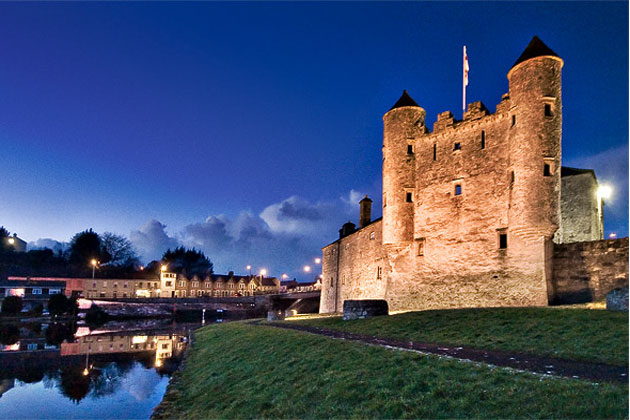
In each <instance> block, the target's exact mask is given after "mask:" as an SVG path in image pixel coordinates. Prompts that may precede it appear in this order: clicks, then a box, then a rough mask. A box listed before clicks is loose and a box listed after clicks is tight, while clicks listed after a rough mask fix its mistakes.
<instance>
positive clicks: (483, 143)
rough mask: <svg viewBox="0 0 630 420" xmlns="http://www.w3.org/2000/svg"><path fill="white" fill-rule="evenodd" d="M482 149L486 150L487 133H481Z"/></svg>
mask: <svg viewBox="0 0 630 420" xmlns="http://www.w3.org/2000/svg"><path fill="white" fill-rule="evenodd" d="M481 148H482V149H485V148H486V132H485V131H482V132H481Z"/></svg>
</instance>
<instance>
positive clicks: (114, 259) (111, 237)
mask: <svg viewBox="0 0 630 420" xmlns="http://www.w3.org/2000/svg"><path fill="white" fill-rule="evenodd" d="M101 247H102V249H103V251H105V252H106V253H107V254H108V256H109V257H110V258H109V264H110V265H113V266H117V267H131V266H134V265H137V264H138V262H139V260H138V254H137V253H136V250H135V248H134V247H133V245H132V243H131V242H130V241H129V239H127V238H125V237H124V236H122V235H116V234H114V233H111V232H105V233H103V234H102V235H101Z"/></svg>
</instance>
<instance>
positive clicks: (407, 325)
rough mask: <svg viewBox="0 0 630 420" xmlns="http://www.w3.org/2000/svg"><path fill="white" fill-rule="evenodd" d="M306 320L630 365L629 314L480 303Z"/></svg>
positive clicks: (386, 333)
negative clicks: (344, 318)
mask: <svg viewBox="0 0 630 420" xmlns="http://www.w3.org/2000/svg"><path fill="white" fill-rule="evenodd" d="M294 322H298V323H301V324H306V325H312V326H316V327H321V328H329V329H335V330H341V331H350V332H354V333H358V334H366V335H372V336H378V337H384V338H391V339H400V340H403V341H414V342H433V343H442V344H448V345H462V346H471V347H477V348H482V349H497V350H508V351H517V352H527V353H533V354H538V355H546V356H554V357H561V358H565V359H572V360H580V361H591V362H602V363H608V364H614V365H627V364H628V314H627V313H625V314H624V313H619V312H609V311H601V310H589V309H573V308H480V309H453V310H440V311H421V312H408V313H403V314H398V315H392V316H388V317H375V318H368V319H361V320H355V321H342V320H341V318H340V317H328V318H321V319H307V320H301V321H294Z"/></svg>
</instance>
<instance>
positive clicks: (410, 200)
mask: <svg viewBox="0 0 630 420" xmlns="http://www.w3.org/2000/svg"><path fill="white" fill-rule="evenodd" d="M406 201H407V203H412V202H413V194H411V193H410V192H408V193H407V195H406Z"/></svg>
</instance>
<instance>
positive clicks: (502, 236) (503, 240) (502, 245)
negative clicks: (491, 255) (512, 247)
mask: <svg viewBox="0 0 630 420" xmlns="http://www.w3.org/2000/svg"><path fill="white" fill-rule="evenodd" d="M507 239H508V237H507V233H505V232H501V233H499V249H507V246H508V242H507Z"/></svg>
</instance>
